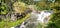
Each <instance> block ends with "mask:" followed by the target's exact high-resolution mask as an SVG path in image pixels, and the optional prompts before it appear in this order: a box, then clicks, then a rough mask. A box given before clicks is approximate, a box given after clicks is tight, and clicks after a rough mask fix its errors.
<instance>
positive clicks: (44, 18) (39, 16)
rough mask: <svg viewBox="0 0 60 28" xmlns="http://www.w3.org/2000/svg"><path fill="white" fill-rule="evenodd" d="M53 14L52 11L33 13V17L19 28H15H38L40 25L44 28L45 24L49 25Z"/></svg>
mask: <svg viewBox="0 0 60 28" xmlns="http://www.w3.org/2000/svg"><path fill="white" fill-rule="evenodd" d="M51 14H52V12H51V11H41V12H40V13H35V12H32V15H31V16H30V17H29V18H28V19H27V20H26V21H24V22H23V23H22V24H21V25H19V27H17V26H16V27H14V28H37V27H36V26H37V25H38V23H40V24H42V27H41V28H44V26H43V24H47V23H48V21H49V19H50V18H49V16H50V15H51Z"/></svg>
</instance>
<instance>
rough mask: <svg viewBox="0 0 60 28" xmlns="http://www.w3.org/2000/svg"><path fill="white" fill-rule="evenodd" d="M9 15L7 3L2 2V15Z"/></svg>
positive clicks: (0, 10)
mask: <svg viewBox="0 0 60 28" xmlns="http://www.w3.org/2000/svg"><path fill="white" fill-rule="evenodd" d="M7 13H8V8H7V5H6V4H5V3H3V2H1V6H0V14H7Z"/></svg>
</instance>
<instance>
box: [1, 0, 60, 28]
mask: <svg viewBox="0 0 60 28" xmlns="http://www.w3.org/2000/svg"><path fill="white" fill-rule="evenodd" d="M8 1H10V3H11V4H12V5H11V6H10V5H9V4H8V3H9V2H8ZM8 1H7V0H0V4H1V5H0V15H4V14H7V13H9V12H12V11H11V10H13V12H14V11H15V12H17V13H24V11H25V10H26V8H27V5H36V6H37V7H35V8H37V10H53V12H54V13H53V14H52V15H51V19H50V21H49V23H48V26H47V27H46V28H60V3H59V2H60V0H55V2H54V3H53V2H52V1H49V2H48V1H47V0H46V1H43V2H41V1H38V2H36V1H33V0H16V1H14V0H8ZM8 6H10V7H12V9H11V8H9V7H8ZM17 8H18V9H17ZM14 9H15V10H14ZM29 16H30V14H27V15H26V17H24V18H22V19H19V20H18V21H16V22H10V21H4V20H2V19H0V28H4V27H5V26H7V27H9V28H10V27H12V26H16V25H18V24H21V23H22V22H23V21H24V20H26V19H27V18H28V17H29ZM7 20H9V18H8V19H7ZM39 26H40V25H38V27H39ZM38 27H37V28H38ZM39 28H40V27H39Z"/></svg>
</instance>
